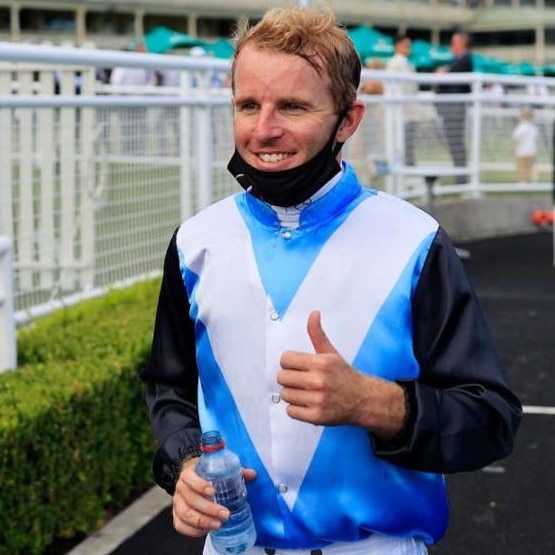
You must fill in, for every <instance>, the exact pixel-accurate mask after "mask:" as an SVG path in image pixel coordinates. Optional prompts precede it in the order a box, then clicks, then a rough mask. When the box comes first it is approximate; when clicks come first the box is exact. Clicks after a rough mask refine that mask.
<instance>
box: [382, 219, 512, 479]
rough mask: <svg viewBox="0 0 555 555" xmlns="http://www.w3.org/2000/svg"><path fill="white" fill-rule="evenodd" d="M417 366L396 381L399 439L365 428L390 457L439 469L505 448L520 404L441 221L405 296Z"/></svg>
mask: <svg viewBox="0 0 555 555" xmlns="http://www.w3.org/2000/svg"><path fill="white" fill-rule="evenodd" d="M412 314H413V316H412V318H413V330H414V331H413V348H414V352H415V355H416V358H417V360H418V362H419V364H420V369H421V374H420V377H419V378H418V379H417V380H416V381H408V382H403V383H401V385H402V386H403V387H404V388H405V391H406V394H407V401H408V403H409V407H410V410H409V419H408V422H407V423H406V430H405V433H403V434H401V436H400V437H401V441H399V438H397V441H395V442H394V443H387V442H383V441H380V440H379V439H378V438H376V437H374V436H371V440H372V443H373V446H374V450H375V453H376V454H377V455H378V456H379V457H381V458H383V459H386V460H388V461H389V462H392V463H394V464H397V465H400V466H404V467H407V468H411V469H414V470H423V471H430V472H439V473H445V474H447V473H452V472H461V471H472V470H477V469H479V468H482V467H484V466H486V465H488V464H490V463H492V462H493V461H495V460H497V459H501V458H503V457H506V456H507V455H508V454H509V453H510V452H511V451H512V449H513V442H514V436H515V433H516V431H517V428H518V425H519V423H520V418H521V414H522V407H521V405H520V402H519V400H518V399H517V397H516V396H515V395H514V394H513V393H512V392H511V390H510V389H509V387H508V385H507V382H506V378H505V372H504V369H503V367H502V364H501V360H500V356H499V354H498V352H497V349H496V347H495V345H494V340H493V337H492V333H491V331H490V329H489V327H488V324H487V322H486V320H485V317H484V314H483V312H482V310H481V307H480V305H479V303H478V300H477V298H476V295H475V293H474V291H473V289H472V286H471V284H470V282H469V280H468V278H467V276H466V273H465V271H464V267H463V265H462V262H461V261H460V259H459V257H458V256H457V254H456V252H455V249H454V248H453V246H452V245H451V242H450V240H449V238H448V236H447V234H446V233H445V231H443V230H442V229H440V230H439V231H438V234H437V236H436V238H435V240H434V242H433V244H432V246H431V249H430V252H429V254H428V257H427V260H426V262H425V265H424V268H423V271H422V274H421V276H420V279H419V282H418V284H417V287H416V290H415V293H414V296H413V299H412Z"/></svg>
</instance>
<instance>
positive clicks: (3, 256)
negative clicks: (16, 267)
mask: <svg viewBox="0 0 555 555" xmlns="http://www.w3.org/2000/svg"><path fill="white" fill-rule="evenodd" d="M12 280H13V273H12V240H11V239H10V237H8V236H7V235H0V372H3V371H4V370H8V369H11V370H15V368H16V366H17V347H16V333H15V319H14V311H13V287H12Z"/></svg>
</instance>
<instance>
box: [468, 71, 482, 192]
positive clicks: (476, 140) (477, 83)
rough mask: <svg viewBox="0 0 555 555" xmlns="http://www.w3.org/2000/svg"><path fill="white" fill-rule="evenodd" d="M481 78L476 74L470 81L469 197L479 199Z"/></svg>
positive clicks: (480, 190)
mask: <svg viewBox="0 0 555 555" xmlns="http://www.w3.org/2000/svg"><path fill="white" fill-rule="evenodd" d="M481 95H482V78H481V76H480V74H476V75H475V77H474V79H473V81H472V104H473V106H472V156H471V158H470V159H471V164H472V165H471V168H470V195H471V196H472V197H476V198H477V197H480V196H481V194H482V189H481V187H480V166H481V161H480V157H481V156H480V155H481V149H482V98H481Z"/></svg>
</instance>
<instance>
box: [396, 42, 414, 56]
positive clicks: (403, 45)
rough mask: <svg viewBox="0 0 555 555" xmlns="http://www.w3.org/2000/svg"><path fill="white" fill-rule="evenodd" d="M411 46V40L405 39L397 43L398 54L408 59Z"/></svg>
mask: <svg viewBox="0 0 555 555" xmlns="http://www.w3.org/2000/svg"><path fill="white" fill-rule="evenodd" d="M411 46H412V45H411V40H410V39H403V40H402V41H399V42H398V43H397V52H399V53H400V54H402V55H403V56H406V57H407V58H408V57H409V56H410V51H411Z"/></svg>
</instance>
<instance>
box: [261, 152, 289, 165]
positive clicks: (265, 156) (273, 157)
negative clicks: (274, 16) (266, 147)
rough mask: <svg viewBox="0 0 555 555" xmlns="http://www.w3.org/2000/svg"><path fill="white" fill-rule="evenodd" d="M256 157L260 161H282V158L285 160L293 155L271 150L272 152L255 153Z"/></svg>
mask: <svg viewBox="0 0 555 555" xmlns="http://www.w3.org/2000/svg"><path fill="white" fill-rule="evenodd" d="M257 156H258V158H259V159H260V160H262V162H270V163H271V162H282V161H283V160H287V158H291V156H293V154H292V153H290V152H272V153H264V152H262V153H260V154H257Z"/></svg>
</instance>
